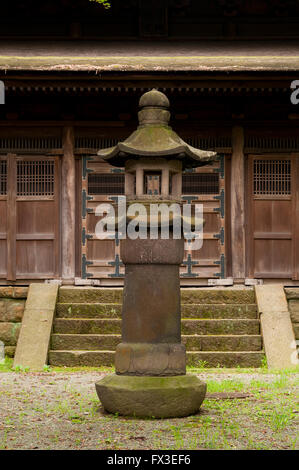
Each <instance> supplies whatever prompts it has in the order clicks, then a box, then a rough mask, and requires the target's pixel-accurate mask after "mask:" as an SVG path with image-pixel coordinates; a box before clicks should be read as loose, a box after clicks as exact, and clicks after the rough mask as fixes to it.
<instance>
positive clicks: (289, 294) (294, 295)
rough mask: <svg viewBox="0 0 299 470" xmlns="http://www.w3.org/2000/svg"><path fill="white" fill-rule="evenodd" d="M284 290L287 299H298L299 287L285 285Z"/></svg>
mask: <svg viewBox="0 0 299 470" xmlns="http://www.w3.org/2000/svg"><path fill="white" fill-rule="evenodd" d="M284 290H285V293H286V298H287V299H288V300H299V287H285V289H284Z"/></svg>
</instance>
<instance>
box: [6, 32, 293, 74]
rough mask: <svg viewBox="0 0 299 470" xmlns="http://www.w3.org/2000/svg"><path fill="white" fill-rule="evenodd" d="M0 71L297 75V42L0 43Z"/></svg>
mask: <svg viewBox="0 0 299 470" xmlns="http://www.w3.org/2000/svg"><path fill="white" fill-rule="evenodd" d="M0 70H23V71H26V70H31V71H33V70H34V71H94V72H96V73H98V72H101V71H102V72H104V71H114V72H117V71H128V72H132V71H133V72H134V71H145V72H165V71H172V72H175V71H220V72H221V71H234V72H240V71H299V43H298V41H284V42H283V43H280V42H279V41H276V42H275V41H268V42H267V41H259V42H256V41H251V42H249V41H244V42H242V41H238V42H234V41H231V42H228V41H226V42H225V41H205V42H200V41H197V42H194V41H190V42H183V41H181V42H177V41H173V42H172V41H168V42H166V41H162V42H160V41H159V42H141V41H135V42H134V41H130V42H119V41H114V42H113V41H110V42H105V41H69V42H67V41H55V42H51V41H27V42H26V41H24V40H22V41H8V40H7V41H4V40H2V41H0Z"/></svg>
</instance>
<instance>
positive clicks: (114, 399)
mask: <svg viewBox="0 0 299 470" xmlns="http://www.w3.org/2000/svg"><path fill="white" fill-rule="evenodd" d="M96 391H97V393H98V396H99V399H100V401H101V402H102V404H103V406H104V408H105V409H106V410H107V411H109V412H111V413H119V414H121V415H126V416H136V417H151V418H171V417H173V418H174V417H182V416H188V415H190V414H193V413H196V412H197V411H198V410H199V408H200V406H201V404H202V402H203V400H204V397H205V394H206V384H205V383H203V382H202V381H201V380H199V379H198V377H196V376H195V375H188V374H187V375H181V376H175V377H140V376H139V377H134V376H126V375H115V374H113V375H109V376H106V377H104V378H103V379H102V380H100V381H99V382H98V383H96Z"/></svg>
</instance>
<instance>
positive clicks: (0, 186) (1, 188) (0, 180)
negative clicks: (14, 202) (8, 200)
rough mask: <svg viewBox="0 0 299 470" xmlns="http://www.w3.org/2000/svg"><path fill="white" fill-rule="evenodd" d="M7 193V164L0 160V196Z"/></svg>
mask: <svg viewBox="0 0 299 470" xmlns="http://www.w3.org/2000/svg"><path fill="white" fill-rule="evenodd" d="M6 193H7V162H6V161H5V160H0V196H5V195H6Z"/></svg>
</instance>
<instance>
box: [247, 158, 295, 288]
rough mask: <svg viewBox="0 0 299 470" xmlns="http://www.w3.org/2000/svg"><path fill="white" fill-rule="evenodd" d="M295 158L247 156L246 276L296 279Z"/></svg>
mask: <svg viewBox="0 0 299 470" xmlns="http://www.w3.org/2000/svg"><path fill="white" fill-rule="evenodd" d="M298 168H299V167H298V157H297V156H295V155H290V154H289V155H285V154H284V155H279V154H274V155H267V156H261V155H250V156H249V157H248V205H247V207H248V219H247V229H248V258H247V262H248V266H247V270H248V276H249V277H250V278H257V279H259V278H264V279H267V278H268V279H269V278H273V279H294V280H296V279H299V277H298V275H299V262H298V249H299V246H298V208H299V203H298V202H299V201H298V187H299V183H298V181H299V179H298Z"/></svg>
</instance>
